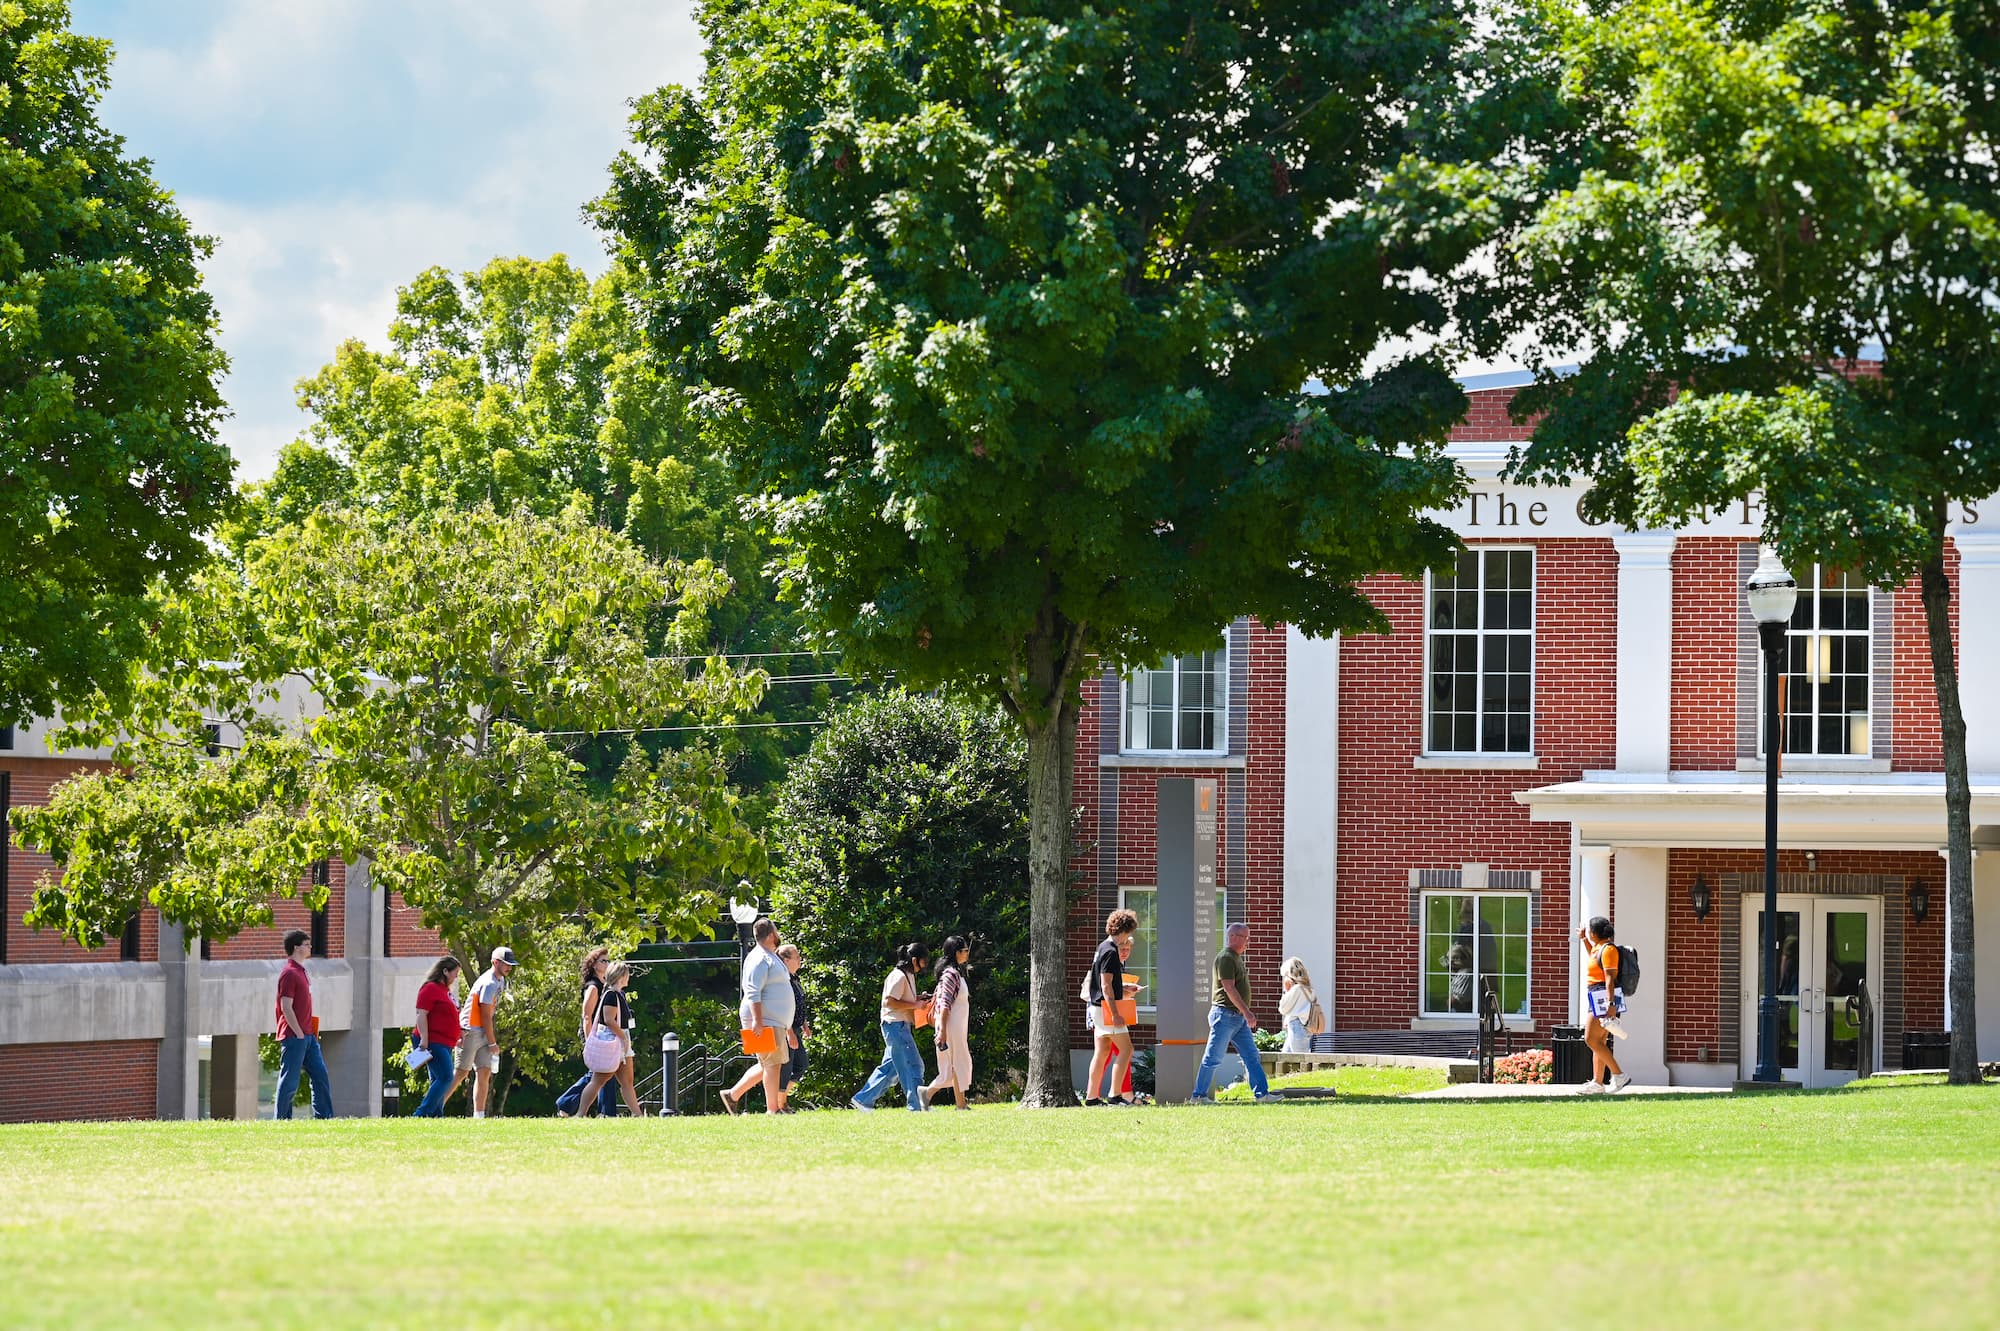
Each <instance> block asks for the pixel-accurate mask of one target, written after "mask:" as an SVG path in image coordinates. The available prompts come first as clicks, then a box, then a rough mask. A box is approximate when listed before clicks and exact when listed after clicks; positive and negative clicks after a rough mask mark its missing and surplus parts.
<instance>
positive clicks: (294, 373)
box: [72, 0, 701, 479]
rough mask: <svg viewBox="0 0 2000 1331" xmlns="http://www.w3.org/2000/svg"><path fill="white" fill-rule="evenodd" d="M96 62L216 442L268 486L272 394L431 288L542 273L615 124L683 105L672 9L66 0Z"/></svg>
mask: <svg viewBox="0 0 2000 1331" xmlns="http://www.w3.org/2000/svg"><path fill="white" fill-rule="evenodd" d="M72 12H73V17H74V23H75V27H76V28H77V29H78V30H79V31H81V32H87V33H90V34H92V35H95V36H102V37H109V38H110V39H111V40H112V42H113V43H114V45H115V47H116V58H115V60H114V63H113V65H112V71H111V91H110V93H109V95H108V96H107V97H106V98H105V100H104V105H103V107H102V108H101V115H102V118H103V121H104V123H105V125H106V126H107V127H108V128H110V129H111V130H113V131H115V132H117V133H119V134H123V135H124V136H125V138H126V140H127V142H128V145H129V147H130V149H131V151H132V152H134V153H136V154H139V155H142V156H146V157H150V158H152V159H153V163H154V172H155V174H156V176H157V177H158V178H159V180H160V182H161V183H162V184H163V185H165V186H166V187H167V188H168V189H170V190H172V191H174V193H175V194H176V195H177V196H178V198H179V200H180V203H181V206H182V208H183V209H185V210H186V212H187V214H188V216H189V218H190V219H191V220H192V221H193V223H194V224H195V226H196V227H197V228H198V229H200V230H201V231H203V232H206V233H207V234H209V235H212V236H214V237H216V238H217V241H218V245H217V251H216V255H215V257H214V259H213V260H211V262H210V264H209V267H208V281H209V288H210V290H211V291H212V292H213V293H214V295H215V299H216V303H217V305H218V307H219V308H220V311H221V315H222V340H223V345H224V347H225V348H226V349H227V351H228V352H229V355H230V359H231V372H230V377H229V380H228V382H227V384H226V385H225V387H224V394H225V396H226V397H227V398H228V399H229V402H230V405H231V407H232V409H233V412H234V414H233V416H232V418H231V419H230V420H229V421H228V422H227V423H226V424H225V425H224V427H223V428H224V438H225V439H226V440H227V442H228V443H229V445H230V447H231V449H232V450H233V451H234V452H235V454H236V458H237V466H238V475H239V477H242V478H246V479H254V478H258V477H263V476H266V475H269V474H270V470H271V467H272V464H273V463H274V462H275V460H276V458H277V453H278V450H279V448H281V447H282V446H283V445H284V444H285V443H286V442H287V441H288V440H290V439H293V438H295V437H297V436H298V435H299V434H300V433H301V431H302V430H303V428H304V425H305V418H304V416H303V415H302V414H301V413H300V412H299V410H298V407H297V404H296V401H295V398H294V392H293V384H294V383H296V381H297V380H298V379H300V378H301V377H302V376H304V375H308V374H311V373H312V372H313V371H315V370H317V369H318V368H319V367H320V366H321V365H322V364H324V363H325V362H326V361H327V360H329V359H330V358H331V356H332V353H333V349H334V347H335V346H336V345H337V344H338V343H339V342H340V341H342V340H343V339H345V338H350V337H360V338H364V339H366V340H368V341H370V342H376V343H379V342H380V341H381V340H382V337H383V332H384V330H385V328H386V327H387V325H388V321H389V315H390V312H391V309H392V306H393V302H394V300H395V291H396V287H397V286H398V285H400V284H401V283H403V282H405V281H407V280H408V279H409V278H410V277H412V276H413V275H415V274H416V273H417V272H419V271H421V270H422V269H424V268H427V267H429V266H430V265H432V264H444V265H447V266H450V267H453V268H461V269H463V268H471V267H476V266H477V265H479V264H480V263H483V262H484V261H485V260H486V259H488V258H491V257H492V256H494V255H496V254H533V255H547V254H552V253H557V252H561V253H565V254H568V255H570V256H571V258H572V259H574V260H576V261H577V262H579V263H580V264H582V265H583V266H584V267H585V268H588V269H590V270H591V271H593V272H595V271H599V270H601V269H602V267H603V253H602V248H601V245H600V243H599V241H598V239H597V237H596V235H595V234H594V233H593V232H592V231H591V230H590V229H589V228H587V227H586V226H585V225H584V224H583V222H582V220H581V219H580V217H579V209H580V208H581V206H582V204H583V203H584V201H585V200H587V199H589V198H590V197H591V196H592V195H594V194H596V193H597V192H599V190H601V188H602V186H603V182H604V179H605V167H606V166H607V164H609V162H610V161H611V158H612V157H613V155H614V154H616V153H617V151H618V149H619V148H620V146H622V144H623V143H624V141H625V116H626V105H625V103H626V102H627V101H628V100H629V99H630V98H632V97H634V96H636V95H638V94H639V93H642V92H645V91H647V90H649V89H651V88H654V87H657V86H659V85H660V84H662V83H676V82H691V81H693V80H694V79H696V78H698V77H699V75H700V71H701V51H700V43H699V39H698V36H697V33H696V31H695V27H694V22H693V19H692V16H691V13H690V7H689V5H688V3H686V0H73V3H72Z"/></svg>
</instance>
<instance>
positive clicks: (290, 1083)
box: [277, 929, 333, 1118]
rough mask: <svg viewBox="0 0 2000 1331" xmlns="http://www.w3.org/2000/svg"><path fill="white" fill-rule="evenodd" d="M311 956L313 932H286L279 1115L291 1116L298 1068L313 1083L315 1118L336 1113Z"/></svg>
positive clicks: (280, 979) (280, 1018)
mask: <svg viewBox="0 0 2000 1331" xmlns="http://www.w3.org/2000/svg"><path fill="white" fill-rule="evenodd" d="M310 956H312V935H311V934H309V933H307V932H306V931H305V930H303V929H294V930H292V931H291V932H290V933H288V934H286V935H285V968H284V969H283V970H282V971H280V972H278V1047H279V1048H280V1049H282V1050H283V1051H284V1052H283V1056H282V1057H281V1058H280V1059H279V1060H278V1105H277V1109H278V1117H279V1118H290V1117H291V1116H292V1101H293V1100H294V1099H296V1098H297V1096H298V1093H299V1071H300V1069H302V1068H303V1069H304V1071H305V1074H306V1079H307V1080H308V1081H309V1082H311V1083H312V1107H313V1117H314V1118H332V1117H333V1087H332V1085H331V1084H330V1083H328V1081H327V1079H326V1059H325V1058H324V1057H323V1056H322V1055H321V1054H320V1051H319V1023H318V1022H317V1021H315V1020H314V1019H313V996H312V978H311V977H310V976H308V975H307V974H306V967H305V962H306V958H308V957H310Z"/></svg>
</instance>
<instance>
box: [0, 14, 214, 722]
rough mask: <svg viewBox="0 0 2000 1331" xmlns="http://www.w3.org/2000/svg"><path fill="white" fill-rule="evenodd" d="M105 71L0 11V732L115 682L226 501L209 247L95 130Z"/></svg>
mask: <svg viewBox="0 0 2000 1331" xmlns="http://www.w3.org/2000/svg"><path fill="white" fill-rule="evenodd" d="M110 61H111V48H110V45H109V43H107V42H104V41H102V40H98V39H95V38H89V37H83V36H79V35H78V34H76V33H73V32H71V31H69V6H68V5H67V4H65V3H62V0H13V2H11V3H7V4H4V5H0V582H4V583H5V584H6V586H7V595H6V596H5V597H0V724H4V723H6V722H10V721H16V720H19V719H21V718H23V717H26V716H30V715H47V714H49V713H50V712H51V711H52V710H53V709H54V708H55V707H56V706H58V705H59V704H61V703H63V702H65V701H66V700H68V699H70V698H73V697H77V696H81V695H84V694H87V693H89V692H90V691H91V690H92V689H104V688H112V687H116V686H117V685H118V683H119V681H121V680H122V679H124V678H125V677H126V676H125V671H124V669H123V664H124V663H125V662H126V661H127V660H129V659H130V658H131V657H133V656H134V655H135V654H137V653H139V652H141V651H142V650H143V649H144V646H145V629H144V624H143V622H142V620H143V614H144V610H145V598H146V593H147V591H148V588H149V587H150V585H151V584H152V583H153V581H154V580H155V579H158V578H166V579H169V580H174V579H180V578H183V577H185V576H186V575H187V574H188V573H189V572H190V571H191V570H192V569H194V568H196V567H197V566H199V565H200V563H201V562H202V560H203V559H204V558H205V557H206V554H207V547H206V545H205V544H204V540H203V538H204V536H205V534H206V533H207V532H208V531H209V530H210V529H211V528H212V527H213V525H214V523H215V522H216V521H217V519H218V518H219V517H221V515H222V514H223V513H224V512H225V510H226V507H227V504H228V500H229V496H230V488H229V487H230V469H231V463H230V458H229V454H228V451H227V450H226V449H224V448H223V446H222V445H221V444H220V443H219V442H217V439H216V427H217V424H218V422H219V421H220V419H221V417H222V412H223V406H222V399H221V397H220V396H219V394H218V392H217V388H216V382H217V379H218V378H219V376H220V375H221V373H222V371H223V368H224V360H223V355H222V353H221V351H220V350H218V349H217V347H216V345H215V340H214V338H215V324H216V321H215V311H214V309H213V307H212V306H211V304H210V301H209V297H208V295H207V293H206V292H204V291H203V290H202V287H201V274H200V271H199V264H200V261H201V260H202V259H203V258H204V257H205V256H206V255H207V254H208V253H209V249H210V242H209V241H208V240H207V239H205V238H203V237H200V236H196V235H194V234H193V233H192V232H191V231H190V230H189V229H188V224H187V219H186V218H184V217H183V216H182V215H181V213H180V211H179V210H178V209H177V208H175V207H174V205H173V202H172V198H171V196H170V195H169V194H168V193H167V191H166V190H164V189H162V188H161V187H160V185H159V184H158V182H156V181H155V180H154V179H153V176H152V169H151V166H150V164H149V163H147V162H146V161H144V160H143V159H136V158H130V157H127V156H126V155H125V145H124V141H123V140H122V139H121V138H119V137H118V136H117V135H116V134H113V133H111V132H110V131H109V130H107V129H105V128H104V126H103V125H101V124H100V123H98V119H97V103H98V101H99V99H100V98H102V96H103V95H104V91H105V88H106V87H107V86H108V84H109V79H110Z"/></svg>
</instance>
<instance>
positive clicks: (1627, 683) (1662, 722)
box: [1611, 531, 1674, 773]
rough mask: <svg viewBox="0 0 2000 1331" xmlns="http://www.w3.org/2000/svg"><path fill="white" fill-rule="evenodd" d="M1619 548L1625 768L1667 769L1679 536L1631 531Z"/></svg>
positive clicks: (1620, 753)
mask: <svg viewBox="0 0 2000 1331" xmlns="http://www.w3.org/2000/svg"><path fill="white" fill-rule="evenodd" d="M1611 542H1612V544H1613V545H1614V546H1616V547H1617V549H1618V658H1617V659H1618V664H1617V672H1618V682H1617V686H1618V744H1617V766H1618V770H1619V771H1621V772H1646V773H1664V772H1665V771H1666V770H1667V768H1668V765H1669V763H1668V758H1669V756H1670V753H1671V744H1672V739H1673V649H1674V568H1673V554H1674V537H1673V533H1671V532H1651V531H1646V532H1626V533H1622V534H1619V535H1615V536H1613V537H1612V538H1611Z"/></svg>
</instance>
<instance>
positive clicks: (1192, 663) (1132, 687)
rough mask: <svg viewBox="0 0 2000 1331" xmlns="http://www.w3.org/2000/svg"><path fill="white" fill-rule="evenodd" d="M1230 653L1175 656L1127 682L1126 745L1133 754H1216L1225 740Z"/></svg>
mask: <svg viewBox="0 0 2000 1331" xmlns="http://www.w3.org/2000/svg"><path fill="white" fill-rule="evenodd" d="M1228 684H1229V653H1228V652H1227V651H1224V650H1222V649H1217V650H1215V651H1212V652H1197V653H1195V654H1194V655H1192V656H1175V657H1170V658H1168V659H1167V660H1165V661H1162V662H1161V663H1160V664H1159V665H1156V666H1154V667H1153V668H1152V669H1150V670H1140V671H1136V672H1135V673H1133V674H1132V675H1131V676H1130V677H1129V678H1127V679H1126V681H1125V748H1126V749H1127V750H1128V751H1130V752H1135V753H1219V752H1220V751H1221V750H1222V745H1223V742H1224V739H1225V726H1224V720H1223V711H1224V708H1226V707H1227V706H1228V698H1229V687H1228Z"/></svg>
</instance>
